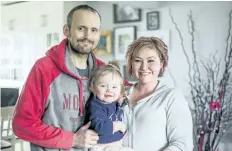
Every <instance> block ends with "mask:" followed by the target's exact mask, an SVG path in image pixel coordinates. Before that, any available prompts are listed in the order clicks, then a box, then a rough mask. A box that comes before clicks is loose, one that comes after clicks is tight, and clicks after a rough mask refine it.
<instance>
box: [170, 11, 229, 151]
mask: <svg viewBox="0 0 232 151" xmlns="http://www.w3.org/2000/svg"><path fill="white" fill-rule="evenodd" d="M169 15H170V18H171V21H172V23H173V24H174V26H175V29H176V31H177V32H178V36H179V38H180V40H181V47H182V51H183V53H184V56H185V57H186V60H187V63H188V67H189V69H188V77H189V82H188V83H189V85H190V88H191V96H192V101H193V104H194V109H192V110H191V111H192V113H193V118H194V124H195V127H194V133H195V136H194V139H195V143H196V147H197V150H198V151H203V150H204V151H216V149H217V146H218V144H219V142H220V140H221V138H222V137H223V136H224V133H225V131H226V130H227V129H228V128H229V127H231V126H232V103H231V102H232V93H231V91H232V77H231V76H230V75H231V74H230V73H231V72H229V71H231V68H232V31H231V29H232V10H231V11H230V13H229V32H228V36H227V40H226V53H225V57H224V60H225V66H224V69H220V68H219V67H220V62H221V60H220V59H218V58H216V56H217V55H216V54H217V51H216V53H215V54H214V55H213V57H210V58H209V60H207V61H202V60H198V58H197V54H196V50H195V37H194V35H195V24H194V21H193V15H192V11H191V10H190V13H189V15H188V20H187V24H188V33H189V35H190V38H191V50H190V51H189V52H191V54H192V56H193V61H190V59H189V56H188V55H187V51H186V49H185V47H184V38H183V36H182V34H181V30H180V29H179V28H178V25H177V23H176V22H175V20H174V17H173V15H172V13H171V10H170V9H169ZM199 62H200V63H201V65H202V66H201V67H202V70H204V71H205V73H206V76H205V77H203V76H202V74H203V73H204V72H202V71H201V70H200V66H199ZM191 67H193V68H191ZM220 71H221V73H222V76H221V77H220V76H219V75H220V74H219V73H220Z"/></svg>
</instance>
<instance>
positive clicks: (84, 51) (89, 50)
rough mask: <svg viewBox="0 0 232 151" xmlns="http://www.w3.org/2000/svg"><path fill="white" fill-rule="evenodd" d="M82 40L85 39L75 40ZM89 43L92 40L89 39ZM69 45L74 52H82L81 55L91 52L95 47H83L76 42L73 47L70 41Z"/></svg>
mask: <svg viewBox="0 0 232 151" xmlns="http://www.w3.org/2000/svg"><path fill="white" fill-rule="evenodd" d="M84 40H86V39H81V40H78V41H77V42H82V41H84ZM88 41H89V40H88ZM89 43H91V44H92V45H93V42H92V41H89ZM70 47H71V49H72V50H73V51H74V52H77V53H80V54H83V55H87V54H89V53H91V52H92V51H93V50H94V49H95V48H85V47H83V46H81V44H77V46H76V48H75V47H73V45H72V43H71V42H70Z"/></svg>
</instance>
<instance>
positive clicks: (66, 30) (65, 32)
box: [63, 24, 70, 38]
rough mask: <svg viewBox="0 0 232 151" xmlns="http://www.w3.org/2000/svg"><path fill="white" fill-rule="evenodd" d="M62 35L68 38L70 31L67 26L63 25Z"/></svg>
mask: <svg viewBox="0 0 232 151" xmlns="http://www.w3.org/2000/svg"><path fill="white" fill-rule="evenodd" d="M63 34H64V35H65V37H67V38H69V37H70V29H69V27H68V25H67V24H65V25H64V27H63Z"/></svg>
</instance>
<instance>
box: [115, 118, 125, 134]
mask: <svg viewBox="0 0 232 151" xmlns="http://www.w3.org/2000/svg"><path fill="white" fill-rule="evenodd" d="M117 131H120V132H122V133H125V132H126V125H125V124H124V123H123V122H121V121H115V122H113V133H115V132H117Z"/></svg>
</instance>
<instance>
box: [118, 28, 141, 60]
mask: <svg viewBox="0 0 232 151" xmlns="http://www.w3.org/2000/svg"><path fill="white" fill-rule="evenodd" d="M136 30H137V28H136V26H125V27H116V28H115V29H114V57H115V59H116V60H125V55H126V50H127V47H128V45H130V44H131V43H132V42H133V41H134V40H135V39H136Z"/></svg>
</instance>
